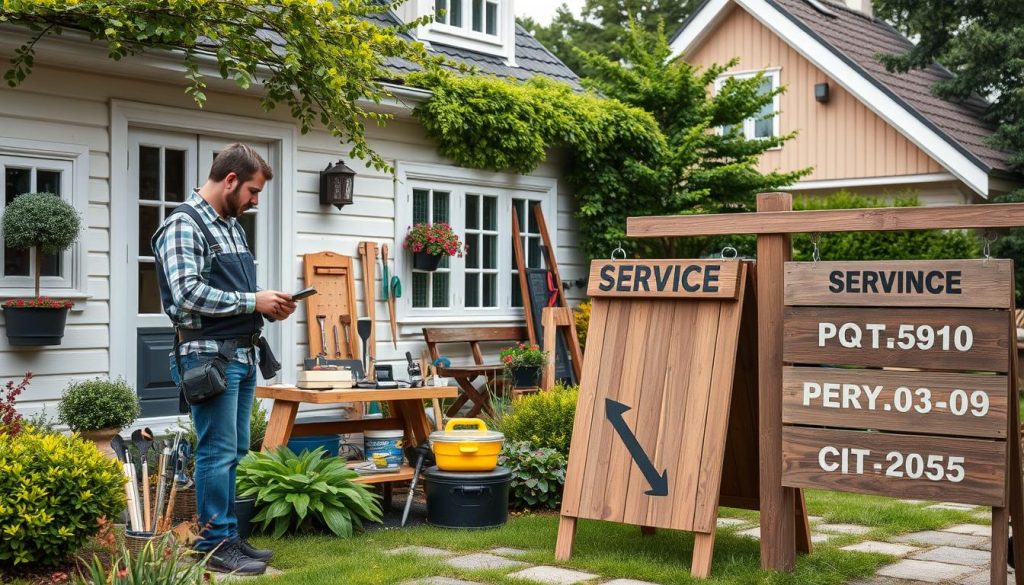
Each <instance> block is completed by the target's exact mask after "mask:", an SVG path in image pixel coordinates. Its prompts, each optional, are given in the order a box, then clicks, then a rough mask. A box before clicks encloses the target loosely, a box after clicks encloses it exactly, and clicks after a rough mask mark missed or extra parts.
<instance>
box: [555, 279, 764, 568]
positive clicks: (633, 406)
mask: <svg viewBox="0 0 1024 585" xmlns="http://www.w3.org/2000/svg"><path fill="white" fill-rule="evenodd" d="M751 273H752V266H751V264H750V263H748V262H742V261H736V260H717V261H712V260H629V261H625V260H624V261H595V262H593V263H592V264H591V273H590V287H589V294H590V296H591V297H593V299H594V301H593V303H594V304H593V308H592V309H591V321H590V328H589V331H588V334H587V351H586V354H585V356H584V362H583V375H582V378H581V384H580V397H579V401H578V403H577V404H578V406H577V412H576V420H575V424H574V426H573V435H572V448H571V450H570V453H569V468H568V472H567V475H566V482H565V494H564V496H563V500H562V517H561V522H560V524H559V528H558V543H557V545H556V550H555V556H556V557H557V558H558V559H561V560H565V559H568V558H569V556H570V555H571V554H572V547H573V539H574V536H575V530H576V520H577V519H578V518H589V519H596V520H608V521H612V522H622V523H626V524H635V525H637V526H641V527H644V528H645V529H647V530H648V531H649V530H650V529H651V528H655V527H660V528H671V529H675V530H688V531H693V532H695V533H696V542H695V545H694V553H693V564H692V568H691V571H692V573H693V574H694V575H695V576H700V577H703V576H707V575H708V573H709V572H710V568H711V557H712V549H713V545H714V535H715V526H716V518H717V515H718V505H719V495H720V492H721V494H722V496H721V497H722V501H723V502H728V504H729V505H736V506H742V507H749V508H753V509H757V506H758V463H757V461H758V457H757V443H758V437H757V424H756V421H757V377H756V376H757V357H756V356H757V353H756V352H757V350H756V346H757V325H756V317H757V315H756V311H755V307H756V304H755V303H754V302H753V299H752V298H750V297H752V296H753V287H752V286H749V285H748V281H749V280H750V279H751V277H752V274H751ZM741 328H742V329H743V331H744V334H743V335H741V333H740V332H741ZM738 354H739V355H740V358H739V359H740V360H741V361H745V362H746V363H745V364H744V368H743V369H742V370H739V369H737V359H738V358H737V355H738ZM734 380H735V382H734ZM734 391H735V392H734ZM734 394H735V400H734ZM726 460H728V461H729V462H730V465H729V467H730V469H729V470H728V471H727V472H726V473H725V478H724V479H723V462H724V461H726Z"/></svg>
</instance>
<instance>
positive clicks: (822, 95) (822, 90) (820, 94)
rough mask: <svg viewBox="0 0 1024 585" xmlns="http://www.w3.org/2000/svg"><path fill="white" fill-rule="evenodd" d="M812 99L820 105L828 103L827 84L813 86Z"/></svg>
mask: <svg viewBox="0 0 1024 585" xmlns="http://www.w3.org/2000/svg"><path fill="white" fill-rule="evenodd" d="M814 99H815V101H818V102H821V103H823V104H824V103H827V102H828V82H827V81H826V82H825V83H815V84H814Z"/></svg>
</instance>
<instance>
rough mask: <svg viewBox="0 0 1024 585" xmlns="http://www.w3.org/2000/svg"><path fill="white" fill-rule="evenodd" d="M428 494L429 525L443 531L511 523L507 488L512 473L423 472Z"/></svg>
mask: <svg viewBox="0 0 1024 585" xmlns="http://www.w3.org/2000/svg"><path fill="white" fill-rule="evenodd" d="M423 478H424V480H423V481H424V485H425V486H426V492H427V523H429V524H432V525H434V526H440V527H443V528H494V527H497V526H501V525H503V524H505V522H506V521H507V520H508V486H509V482H510V481H511V479H512V472H511V471H509V470H508V469H505V468H504V467H495V468H494V469H493V470H491V471H441V470H440V469H438V468H437V467H436V466H435V467H429V468H427V470H426V471H424V472H423Z"/></svg>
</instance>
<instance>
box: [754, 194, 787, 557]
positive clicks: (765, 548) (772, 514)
mask: <svg viewBox="0 0 1024 585" xmlns="http://www.w3.org/2000/svg"><path fill="white" fill-rule="evenodd" d="M792 209H793V196H792V195H790V194H788V193H762V194H760V195H758V196H757V210H758V211H759V212H760V211H790V210H792ZM791 255H792V247H791V244H790V236H789V234H761V235H758V236H757V338H758V380H759V382H758V412H759V418H760V430H761V442H760V462H761V567H762V568H764V569H769V570H775V571H787V572H788V571H792V570H793V569H794V567H795V564H796V532H795V529H796V525H795V519H796V510H795V490H794V489H793V488H784V487H782V455H781V454H782V337H783V335H782V311H783V297H784V293H785V288H784V278H783V276H784V270H783V264H784V263H785V262H787V261H789V260H790V256H791Z"/></svg>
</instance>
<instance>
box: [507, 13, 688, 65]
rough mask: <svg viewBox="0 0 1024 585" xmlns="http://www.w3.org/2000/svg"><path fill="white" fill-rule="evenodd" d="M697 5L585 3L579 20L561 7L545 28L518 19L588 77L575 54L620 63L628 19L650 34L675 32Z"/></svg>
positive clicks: (627, 28) (628, 27)
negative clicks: (598, 57) (618, 61)
mask: <svg viewBox="0 0 1024 585" xmlns="http://www.w3.org/2000/svg"><path fill="white" fill-rule="evenodd" d="M699 4H700V2H699V1H696V0H587V1H586V3H585V4H584V5H583V9H582V10H581V11H580V16H579V17H576V16H575V15H574V14H573V13H572V11H571V10H569V7H568V6H567V5H566V4H564V3H563V4H562V5H561V6H559V7H558V9H557V10H556V12H555V16H554V17H553V18H552V19H551V23H550V24H548V25H547V26H543V25H539V24H537V23H536V22H535V21H533V20H532V19H521V20H520V24H522V25H523V28H525V29H527V30H529V31H531V32H533V34H534V36H536V37H537V40H539V41H540V42H541V43H543V44H544V46H545V47H547V48H548V49H549V50H550V51H551V52H552V53H554V54H555V55H556V56H557V57H558V58H559V59H561V60H562V62H564V63H565V64H566V65H567V66H569V68H570V69H572V70H573V71H575V72H577V73H579V74H580V75H583V76H588V75H590V74H591V71H590V70H589V68H588V64H587V62H586V61H585V60H584V59H582V58H581V57H580V55H579V53H578V52H577V51H578V50H579V51H584V52H587V53H598V54H601V55H605V56H607V57H608V58H609V59H611V60H613V61H617V60H619V59H623V58H624V57H625V55H624V54H623V52H622V50H621V46H622V44H623V43H624V42H626V40H627V39H628V38H629V36H630V33H629V30H630V26H631V25H630V20H631V19H632V20H633V22H635V23H636V25H637V26H639V27H641V28H642V29H644V30H646V31H648V32H651V33H653V32H657V31H658V29H659V27H664V29H665V30H669V31H674V30H676V29H677V28H679V26H681V25H682V23H683V21H684V20H686V17H687V16H689V15H690V13H691V12H692V11H693V9H694V8H695V7H696V6H697V5H699Z"/></svg>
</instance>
